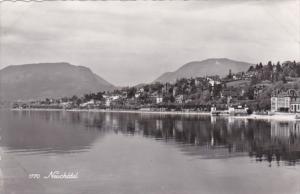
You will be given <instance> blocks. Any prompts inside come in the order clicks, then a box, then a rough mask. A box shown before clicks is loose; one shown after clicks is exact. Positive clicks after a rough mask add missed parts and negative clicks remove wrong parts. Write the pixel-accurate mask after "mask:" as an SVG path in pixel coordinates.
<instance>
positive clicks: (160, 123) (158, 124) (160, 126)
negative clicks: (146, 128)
mask: <svg viewBox="0 0 300 194" xmlns="http://www.w3.org/2000/svg"><path fill="white" fill-rule="evenodd" d="M162 129H163V121H162V120H156V130H159V131H161V130H162Z"/></svg>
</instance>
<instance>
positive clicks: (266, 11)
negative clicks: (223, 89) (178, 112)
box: [0, 0, 300, 86]
mask: <svg viewBox="0 0 300 194" xmlns="http://www.w3.org/2000/svg"><path fill="white" fill-rule="evenodd" d="M0 6H1V7H0V16H1V23H0V25H1V30H0V31H1V37H0V41H1V52H0V65H1V67H2V68H3V67H5V66H7V65H16V64H26V63H38V62H60V61H65V62H70V63H72V64H74V65H83V66H87V67H89V68H91V69H92V70H93V71H94V72H95V73H97V74H98V75H100V76H101V77H103V78H104V79H106V80H108V81H109V82H111V83H113V84H115V85H119V86H120V85H121V86H126V85H133V84H138V83H142V82H150V81H153V80H154V79H155V78H157V77H158V76H159V75H160V74H162V73H163V72H166V71H174V70H176V69H177V68H179V67H180V66H182V65H183V64H185V63H187V62H190V61H195V60H203V59H206V58H213V57H222V58H223V57H226V58H231V59H236V60H241V61H246V62H252V63H257V62H260V61H262V62H263V63H266V62H267V61H268V60H272V61H285V60H299V59H300V29H299V28H300V20H299V18H300V0H295V1H288V0H286V1H284V0H281V1H272V0H265V1H262V0H261V1H246V0H243V1H239V0H232V1H229V0H226V1H224V0H223V1H217V0H216V1H207V0H206V1H204V0H203V1H163V2H156V1H147V2H145V1H140V2H121V1H116V2H107V1H98V2H94V1H93V2H91V1H90V2H80V1H75V2H71V1H69V2H60V1H54V2H2V3H0Z"/></svg>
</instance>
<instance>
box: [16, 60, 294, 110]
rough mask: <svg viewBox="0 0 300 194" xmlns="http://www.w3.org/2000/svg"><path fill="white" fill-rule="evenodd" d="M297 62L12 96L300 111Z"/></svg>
mask: <svg viewBox="0 0 300 194" xmlns="http://www.w3.org/2000/svg"><path fill="white" fill-rule="evenodd" d="M299 88H300V63H299V62H298V63H296V62H295V61H286V62H283V63H282V64H281V63H280V62H277V63H276V64H274V63H272V62H271V61H269V62H268V63H267V64H265V65H263V64H262V63H259V64H257V65H256V66H250V67H249V69H248V70H247V71H246V72H238V73H232V72H231V70H229V72H228V75H227V76H225V77H220V76H218V75H215V76H204V77H195V78H181V79H177V80H176V81H175V82H174V83H159V82H156V83H150V84H140V85H137V86H135V87H123V88H120V89H118V90H114V91H106V92H98V93H89V94H85V95H83V96H76V95H74V96H71V97H62V98H58V99H53V98H46V99H41V100H29V101H22V100H19V101H16V102H14V103H13V105H12V108H13V109H65V110H78V109H83V110H87V109H88V110H98V109H99V110H134V111H138V110H139V111H154V112H156V111H160V112H165V111H169V112H201V113H210V114H213V115H222V114H225V115H226V114H230V115H251V114H252V113H255V114H258V115H272V114H276V113H282V114H284V113H298V112H300V91H299Z"/></svg>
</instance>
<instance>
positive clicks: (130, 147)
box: [0, 111, 300, 194]
mask: <svg viewBox="0 0 300 194" xmlns="http://www.w3.org/2000/svg"><path fill="white" fill-rule="evenodd" d="M0 136H1V140H0V156H1V160H0V193H1V194H2V193H3V194H19V193H20V194H42V193H47V194H150V193H151V194H201V193H203V194H235V193H241V194H253V193H256V194H269V193H270V194H285V193H286V194H299V193H300V168H299V164H300V122H299V123H297V122H278V121H277V122H275V121H272V122H267V121H254V120H246V119H245V120H244V119H233V118H216V117H212V118H211V117H207V116H179V115H176V116H174V115H173V116H172V115H154V114H128V113H92V112H80V113H79V112H43V111H27V112H26V111H15V112H11V111H0ZM55 170H57V171H60V172H74V173H76V172H78V174H79V177H78V179H72V180H70V179H64V180H58V179H44V178H43V177H44V176H47V175H49V173H50V172H51V171H55ZM32 173H37V174H40V175H41V178H40V179H30V178H28V176H29V174H32Z"/></svg>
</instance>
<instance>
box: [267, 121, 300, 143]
mask: <svg viewBox="0 0 300 194" xmlns="http://www.w3.org/2000/svg"><path fill="white" fill-rule="evenodd" d="M295 136H298V137H300V122H272V123H271V137H272V138H278V139H288V138H290V137H295Z"/></svg>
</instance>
